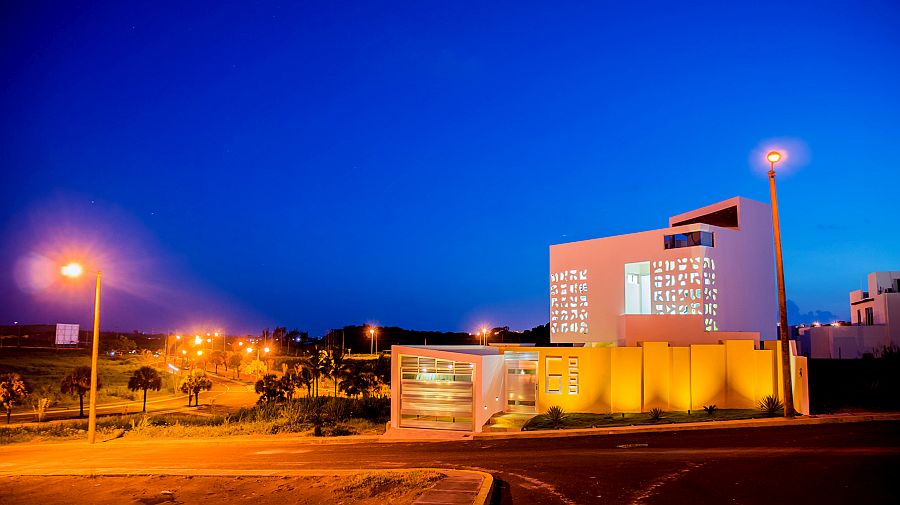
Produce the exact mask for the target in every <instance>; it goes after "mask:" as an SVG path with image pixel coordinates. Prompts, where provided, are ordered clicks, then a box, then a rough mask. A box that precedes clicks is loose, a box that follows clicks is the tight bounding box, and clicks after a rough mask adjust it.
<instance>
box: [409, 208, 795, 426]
mask: <svg viewBox="0 0 900 505" xmlns="http://www.w3.org/2000/svg"><path fill="white" fill-rule="evenodd" d="M772 244H773V232H772V220H771V211H770V208H769V206H768V205H766V204H764V203H760V202H756V201H753V200H749V199H746V198H742V197H735V198H731V199H728V200H725V201H722V202H718V203H715V204H712V205H708V206H706V207H703V208H700V209H697V210H693V211H690V212H685V213H683V214H678V215H676V216H673V217H671V218H669V222H668V226H667V227H665V228H660V229H656V230H651V231H644V232H639V233H631V234H627V235H619V236H615V237H606V238H598V239H593V240H585V241H580V242H572V243H567V244H559V245H553V246H551V247H550V278H549V286H548V295H549V296H548V298H549V318H550V337H551V341H552V342H554V343H561V344H571V346H565V347H528V346H513V345H490V346H452V347H451V346H393V347H392V383H391V388H392V391H391V398H392V400H391V426H392V427H399V428H429V429H447V430H462V431H476V432H477V431H481V429H482V427H483V426H484V424H485V423H486V422H487V421H488V419H490V417H491V416H492V415H494V414H496V413H498V412H524V413H537V412H543V411H544V410H546V409H547V408H548V407H550V406H552V405H558V406H561V407H563V408H564V409H565V410H567V411H569V412H595V413H613V412H616V413H619V412H623V413H624V412H646V411H648V410H650V409H652V408H661V409H663V410H669V411H682V410H683V411H687V410H695V409H701V408H703V406H705V405H710V404H712V405H716V406H717V407H719V408H754V407H755V405H756V403H757V401H758V400H760V399H761V398H763V397H764V396H767V395H776V396H779V397H780V396H781V392H782V387H781V384H782V382H783V380H782V377H781V373H782V367H781V353H780V352H777V347H776V346H777V343H778V342H777V341H775V340H768V341H766V342H762V343H763V344H764V346H763V347H760V344H761V338H760V337H774V336H775V334H776V330H777V325H776V319H777V317H776V316H777V306H776V303H775V275H774V267H773V263H774V252H773V245H772ZM792 348H793V350H794V352H793V353H792V356H791V358H790V360H791V370H792V376H793V385H794V388H793V390H794V402H795V408H797V410H798V411H799V412H801V413H808V412H809V399H808V396H809V395H808V386H807V384H808V382H807V381H808V373H806V371H805V369H806V359H805V358H803V357H799V356H797V353H796V348H795V347H794V346H793V343H792Z"/></svg>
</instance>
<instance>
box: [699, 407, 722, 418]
mask: <svg viewBox="0 0 900 505" xmlns="http://www.w3.org/2000/svg"><path fill="white" fill-rule="evenodd" d="M703 410H705V411H706V413H707V414H708V415H710V416H711V415H713V414H715V413H716V411H717V410H719V407H716V406H715V405H704V406H703Z"/></svg>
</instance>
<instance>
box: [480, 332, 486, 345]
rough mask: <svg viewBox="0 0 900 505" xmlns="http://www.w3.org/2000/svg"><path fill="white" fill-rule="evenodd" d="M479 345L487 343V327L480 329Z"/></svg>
mask: <svg viewBox="0 0 900 505" xmlns="http://www.w3.org/2000/svg"><path fill="white" fill-rule="evenodd" d="M481 345H487V328H482V329H481Z"/></svg>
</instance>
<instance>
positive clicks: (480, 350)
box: [396, 345, 500, 356]
mask: <svg viewBox="0 0 900 505" xmlns="http://www.w3.org/2000/svg"><path fill="white" fill-rule="evenodd" d="M396 347H407V348H410V349H431V350H433V351H447V352H458V353H460V354H474V355H476V356H488V355H492V354H500V351H499V350H498V349H497V348H494V347H488V346H484V345H398V346H396Z"/></svg>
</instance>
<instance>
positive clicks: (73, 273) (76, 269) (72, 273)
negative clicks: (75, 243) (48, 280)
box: [59, 262, 84, 278]
mask: <svg viewBox="0 0 900 505" xmlns="http://www.w3.org/2000/svg"><path fill="white" fill-rule="evenodd" d="M59 273H61V274H63V275H65V276H66V277H71V278H75V277H78V276H80V275H81V274H82V273H84V268H82V266H81V265H80V264H78V263H74V262H73V263H69V264H67V265H64V266H63V267H62V268H60V269H59Z"/></svg>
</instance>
